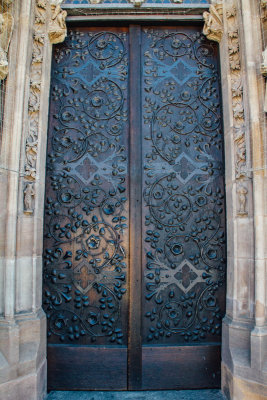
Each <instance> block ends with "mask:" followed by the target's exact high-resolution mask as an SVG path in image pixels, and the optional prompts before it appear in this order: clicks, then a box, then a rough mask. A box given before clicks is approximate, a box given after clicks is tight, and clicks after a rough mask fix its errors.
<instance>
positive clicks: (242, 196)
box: [237, 184, 248, 216]
mask: <svg viewBox="0 0 267 400" xmlns="http://www.w3.org/2000/svg"><path fill="white" fill-rule="evenodd" d="M237 194H238V202H239V209H238V215H239V216H245V215H248V212H247V210H246V205H247V194H248V190H247V188H245V186H244V185H243V184H240V185H239V186H238V188H237Z"/></svg>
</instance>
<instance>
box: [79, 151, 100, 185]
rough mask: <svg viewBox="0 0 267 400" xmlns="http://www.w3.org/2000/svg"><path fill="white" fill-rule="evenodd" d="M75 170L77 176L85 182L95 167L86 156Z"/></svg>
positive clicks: (90, 177)
mask: <svg viewBox="0 0 267 400" xmlns="http://www.w3.org/2000/svg"><path fill="white" fill-rule="evenodd" d="M75 170H76V172H77V173H78V175H79V177H80V178H81V179H82V180H83V181H84V182H85V183H86V182H88V181H89V180H90V179H92V176H93V174H94V172H96V171H97V167H96V165H94V164H93V163H92V162H91V161H90V159H89V158H88V157H86V158H85V159H84V160H83V162H80V163H79V165H78V166H77V167H76V168H75Z"/></svg>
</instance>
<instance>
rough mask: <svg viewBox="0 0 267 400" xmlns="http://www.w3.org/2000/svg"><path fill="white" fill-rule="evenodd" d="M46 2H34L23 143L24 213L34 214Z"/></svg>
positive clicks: (38, 0)
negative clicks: (26, 113) (25, 125)
mask: <svg viewBox="0 0 267 400" xmlns="http://www.w3.org/2000/svg"><path fill="white" fill-rule="evenodd" d="M46 8H47V1H46V0H36V1H35V20H34V32H33V50H32V61H31V67H30V88H29V100H28V128H27V133H26V143H25V166H24V173H25V178H24V192H23V195H24V212H25V213H26V214H33V212H34V201H35V194H34V190H35V187H34V182H35V180H36V163H37V154H38V153H37V152H38V134H39V113H40V96H41V76H42V67H43V64H42V63H43V53H44V45H45V40H46Z"/></svg>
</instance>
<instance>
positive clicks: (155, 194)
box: [142, 27, 225, 388]
mask: <svg viewBox="0 0 267 400" xmlns="http://www.w3.org/2000/svg"><path fill="white" fill-rule="evenodd" d="M142 66H143V73H142V123H143V126H142V138H143V142H142V151H143V172H144V175H143V234H142V236H143V271H144V279H143V293H144V301H143V344H144V345H145V346H147V345H149V350H148V349H145V350H143V352H144V358H145V361H144V362H145V364H146V365H147V368H148V366H149V367H150V368H151V370H153V371H154V369H155V368H154V366H155V365H157V364H158V367H159V370H160V365H161V363H162V362H163V363H164V371H165V373H164V375H160V376H158V378H157V379H156V381H155V384H157V385H158V384H159V382H161V384H159V385H160V386H161V387H164V388H168V387H174V386H175V385H176V384H177V383H176V375H173V373H172V371H173V367H174V365H173V363H174V361H172V362H168V363H167V364H166V360H169V359H170V355H171V356H172V357H173V358H175V357H177V360H176V364H177V367H178V368H182V369H184V368H183V367H185V365H186V366H187V368H186V369H185V370H183V377H181V378H180V385H182V386H183V387H187V386H188V382H189V381H190V379H191V380H192V371H193V370H196V365H197V364H198V363H196V359H195V357H191V356H190V358H189V359H188V354H193V353H194V352H196V354H198V357H200V358H201V357H202V359H205V362H203V364H202V365H203V368H204V364H205V366H206V367H207V368H208V370H209V372H210V373H209V374H206V377H204V375H205V374H203V376H202V385H204V386H205V385H212V386H217V385H218V384H219V370H220V366H219V364H220V363H219V358H218V359H217V362H216V363H214V356H213V354H214V352H215V354H218V350H217V346H216V345H218V344H220V340H221V318H222V316H223V313H224V297H225V296H224V290H225V289H224V279H225V222H224V221H225V215H224V179H223V170H224V169H223V158H222V157H223V153H222V146H223V138H222V127H221V119H220V116H221V109H220V93H219V74H218V55H217V46H216V45H213V44H212V43H211V42H207V40H206V39H205V38H204V37H203V36H202V35H200V33H199V29H198V28H192V27H183V28H182V29H179V28H172V27H165V28H164V27H160V28H159V27H153V28H144V29H143V30H142ZM207 343H208V344H209V345H208V346H207ZM196 344H197V345H198V347H196V346H195V345H196ZM162 345H165V346H179V347H176V348H175V349H173V352H172V350H171V347H166V348H162V347H159V346H162ZM189 345H190V346H194V347H190V349H188V346H189ZM214 345H215V349H214ZM193 349H194V350H193ZM177 350H178V352H177ZM188 352H189V353H188ZM165 359H166V360H165ZM181 359H182V362H181ZM165 364H166V365H165ZM174 364H175V363H174ZM200 364H201V363H200ZM186 371H187V372H186ZM148 373H149V372H148V370H146V368H145V367H144V371H143V377H144V379H145V380H146V379H147V378H146V374H148ZM186 373H187V374H188V377H186ZM165 374H166V376H168V380H166V378H165ZM153 376H157V374H153ZM171 377H173V379H172V378H171ZM190 377H191V378H190ZM167 381H168V384H167ZM149 382H151V380H149ZM183 382H184V383H183ZM185 382H187V383H185ZM196 382H197V383H196ZM194 383H195V385H196V386H197V387H198V386H199V382H198V381H194ZM191 385H193V382H192V383H191ZM153 386H154V384H152V387H153ZM145 387H146V388H151V387H150V386H149V384H145ZM157 387H158V386H157ZM191 387H193V386H191Z"/></svg>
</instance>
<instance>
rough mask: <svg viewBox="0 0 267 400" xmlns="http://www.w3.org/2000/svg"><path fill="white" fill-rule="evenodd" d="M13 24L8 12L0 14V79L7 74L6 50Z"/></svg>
mask: <svg viewBox="0 0 267 400" xmlns="http://www.w3.org/2000/svg"><path fill="white" fill-rule="evenodd" d="M13 25H14V18H13V16H12V15H11V14H10V13H8V12H6V13H4V14H0V80H3V79H5V78H6V77H7V74H8V59H7V52H8V47H9V43H10V39H11V35H12V31H13Z"/></svg>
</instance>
